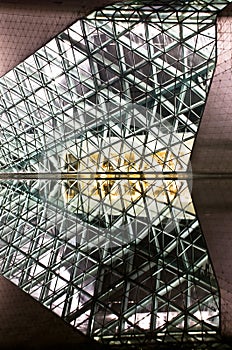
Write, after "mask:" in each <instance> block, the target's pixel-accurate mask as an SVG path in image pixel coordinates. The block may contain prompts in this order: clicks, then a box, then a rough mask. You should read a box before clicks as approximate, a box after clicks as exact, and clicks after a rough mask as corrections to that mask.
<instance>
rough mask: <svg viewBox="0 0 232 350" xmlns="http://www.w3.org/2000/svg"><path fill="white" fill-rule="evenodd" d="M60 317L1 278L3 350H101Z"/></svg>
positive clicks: (0, 299) (0, 307) (0, 317)
mask: <svg viewBox="0 0 232 350" xmlns="http://www.w3.org/2000/svg"><path fill="white" fill-rule="evenodd" d="M102 348H103V347H102V346H101V345H100V344H98V343H95V342H94V341H92V340H90V339H88V338H87V337H85V336H84V335H82V334H81V333H80V332H78V331H77V330H76V329H75V328H73V327H72V326H70V325H69V324H67V323H65V322H64V321H63V320H62V319H61V318H60V317H59V316H57V315H55V314H54V313H53V312H52V311H50V310H48V309H46V308H45V307H44V306H42V305H41V304H40V303H39V302H37V301H36V300H34V299H33V298H32V297H30V296H29V295H28V294H26V293H25V292H23V291H22V290H20V289H19V288H18V287H16V286H15V285H13V284H12V283H11V282H9V281H7V280H6V279H5V278H3V277H0V349H1V350H6V349H9V350H11V349H25V350H29V349H30V350H39V349H44V350H47V349H49V350H53V349H54V350H55V349H56V350H57V349H69V350H72V349H75V350H79V349H80V350H91V349H93V350H100V349H102Z"/></svg>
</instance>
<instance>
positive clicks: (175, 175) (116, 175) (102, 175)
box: [0, 171, 232, 181]
mask: <svg viewBox="0 0 232 350" xmlns="http://www.w3.org/2000/svg"><path fill="white" fill-rule="evenodd" d="M193 178H194V179H232V173H223V174H221V173H192V172H149V171H146V172H113V171H112V172H95V173H94V172H52V173H49V172H37V173H36V172H15V173H12V172H1V173H0V180H40V179H41V180H99V181H101V180H156V179H157V180H175V179H176V180H178V179H180V180H181V179H183V180H190V179H193Z"/></svg>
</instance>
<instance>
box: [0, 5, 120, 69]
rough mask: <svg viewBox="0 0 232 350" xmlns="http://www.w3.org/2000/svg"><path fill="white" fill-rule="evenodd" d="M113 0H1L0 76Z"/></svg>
mask: <svg viewBox="0 0 232 350" xmlns="http://www.w3.org/2000/svg"><path fill="white" fill-rule="evenodd" d="M112 2H116V1H114V0H78V1H77V0H63V1H52V0H46V1H45V0H40V1H32V0H15V1H12V0H9V1H7V0H6V1H0V62H1V63H0V76H2V75H4V74H5V73H6V72H8V71H9V70H10V69H12V68H13V67H15V66H16V65H17V64H18V63H20V62H21V61H23V60H24V59H25V58H26V57H28V56H30V55H31V54H32V53H34V52H35V51H36V50H37V49H39V48H40V47H41V46H43V45H44V44H45V43H47V42H48V41H49V40H50V39H51V38H53V37H54V36H55V35H57V34H58V33H60V32H61V31H63V30H64V29H65V28H66V27H68V26H69V25H71V24H72V23H73V22H75V21H76V20H77V19H79V18H81V17H83V16H86V15H87V14H89V13H90V12H92V11H93V10H95V9H97V8H101V7H103V6H105V5H107V4H111V3H112Z"/></svg>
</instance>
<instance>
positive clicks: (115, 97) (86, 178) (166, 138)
mask: <svg viewBox="0 0 232 350" xmlns="http://www.w3.org/2000/svg"><path fill="white" fill-rule="evenodd" d="M224 6H225V2H224V1H222V2H220V1H204V2H202V1H201V2H199V3H198V2H197V1H194V2H191V1H190V2H188V4H185V3H183V4H182V3H181V2H179V3H177V2H175V3H169V4H168V5H167V4H162V3H161V2H160V3H159V4H158V3H157V4H156V5H155V6H154V5H150V4H149V2H148V3H145V2H140V3H137V4H131V3H124V4H117V5H114V6H110V7H107V8H105V9H103V10H101V11H97V12H95V13H94V14H92V15H90V16H89V17H88V18H87V19H84V20H80V21H78V22H77V23H75V24H74V25H73V26H71V27H70V28H69V29H67V30H66V31H65V32H63V33H61V34H60V35H58V36H57V37H56V38H55V39H53V40H52V41H51V42H49V43H48V44H47V45H46V46H45V47H43V48H41V49H40V50H39V51H37V52H36V53H35V54H34V55H32V56H31V57H29V58H28V59H27V60H26V61H25V62H23V63H21V64H20V65H19V66H18V67H16V68H15V69H14V70H12V71H11V72H9V73H8V74H6V75H5V76H4V77H3V78H2V79H1V80H0V90H1V100H0V101H1V133H0V139H1V149H0V155H1V156H0V164H1V169H2V171H6V172H25V171H26V172H28V173H34V174H35V176H34V178H36V177H37V178H39V179H37V180H35V179H34V180H27V181H23V180H21V181H16V180H15V181H10V180H9V181H6V182H2V183H1V192H0V193H1V196H0V200H1V208H0V211H1V212H0V217H1V221H0V257H1V273H2V274H3V275H5V276H6V277H8V278H9V279H11V280H12V281H13V282H14V283H16V284H17V285H19V286H20V287H21V288H22V289H23V290H25V291H27V292H28V293H30V294H31V295H32V296H34V297H35V298H36V299H38V300H39V301H41V302H42V303H43V304H44V305H45V306H47V307H48V308H50V309H52V310H53V311H54V312H56V313H57V314H59V315H60V316H61V317H62V318H64V319H65V320H66V321H68V322H70V323H71V324H73V325H74V326H75V327H77V328H78V329H80V330H82V331H83V332H85V333H86V334H89V335H90V336H92V337H94V338H96V339H100V340H101V341H102V342H106V343H124V344H129V343H130V344H132V343H144V342H145V343H152V342H155V341H180V342H181V341H186V340H192V341H202V340H210V339H213V338H214V337H216V336H217V334H218V332H219V294H218V287H217V283H216V280H215V277H214V274H213V271H212V267H211V263H210V260H209V256H208V253H207V249H206V245H205V241H204V238H203V236H202V233H201V230H200V228H199V223H198V221H197V218H196V215H195V211H194V208H193V205H192V200H191V196H190V192H189V182H187V181H184V180H181V179H180V178H179V179H178V180H173V179H172V178H171V175H170V173H171V174H173V173H175V174H176V173H178V172H186V171H187V170H188V172H189V171H190V166H189V158H190V154H191V149H192V146H193V142H194V138H195V136H196V132H197V129H198V125H199V121H200V118H201V115H202V112H203V108H204V104H205V100H206V96H207V92H208V89H209V84H210V79H211V77H212V74H213V69H214V65H215V18H216V13H217V12H218V11H219V10H220V9H221V8H223V7H224ZM46 172H47V174H49V175H52V176H51V177H52V179H50V180H46V179H45V177H46V176H45V174H44V173H46ZM64 174H66V175H70V174H71V175H72V177H68V176H67V177H66V178H65V179H62V177H63V176H64ZM155 174H161V175H162V174H168V176H169V178H167V177H166V178H163V179H157V178H156V179H155V178H154V175H155ZM74 175H75V176H74ZM59 176H60V178H59ZM152 176H153V177H152Z"/></svg>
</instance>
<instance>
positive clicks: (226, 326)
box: [192, 179, 232, 338]
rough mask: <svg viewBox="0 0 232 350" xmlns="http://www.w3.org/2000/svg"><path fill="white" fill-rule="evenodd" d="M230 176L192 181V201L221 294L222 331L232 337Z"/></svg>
mask: <svg viewBox="0 0 232 350" xmlns="http://www.w3.org/2000/svg"><path fill="white" fill-rule="evenodd" d="M231 189H232V179H227V180H223V179H218V180H217V179H213V180H210V179H204V180H194V182H193V191H192V194H193V201H194V204H195V208H196V212H197V214H198V218H199V220H200V224H201V228H202V230H203V233H204V236H205V239H206V243H207V247H208V250H209V253H210V257H211V259H212V262H213V267H214V271H215V273H216V277H217V280H218V284H219V288H220V294H221V330H222V335H223V336H225V337H230V338H232V194H231Z"/></svg>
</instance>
